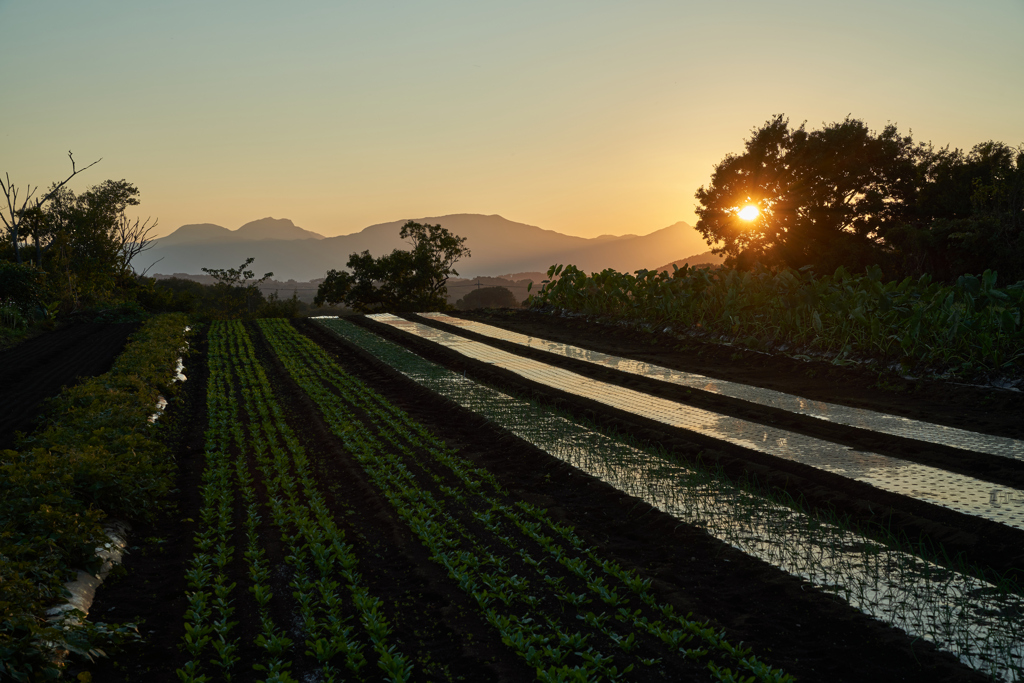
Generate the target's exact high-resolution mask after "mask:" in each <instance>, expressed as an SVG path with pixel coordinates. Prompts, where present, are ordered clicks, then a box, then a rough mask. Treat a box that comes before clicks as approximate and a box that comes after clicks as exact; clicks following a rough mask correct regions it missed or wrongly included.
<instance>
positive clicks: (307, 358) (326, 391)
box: [259, 320, 790, 681]
mask: <svg viewBox="0 0 1024 683" xmlns="http://www.w3.org/2000/svg"><path fill="white" fill-rule="evenodd" d="M259 325H260V328H261V329H262V331H263V333H264V335H265V336H266V338H267V339H268V341H269V342H270V344H271V346H272V347H273V349H274V352H275V353H276V354H277V355H278V357H279V358H280V359H281V360H282V362H283V364H284V366H285V368H286V369H287V371H288V372H289V374H290V375H291V376H292V377H293V379H295V381H296V382H297V383H298V385H299V386H300V387H301V388H302V389H303V390H304V391H306V392H307V393H308V394H309V396H310V397H311V398H312V399H313V400H314V401H315V402H316V404H317V405H318V406H319V408H320V410H321V412H322V414H323V416H324V419H325V421H326V423H327V424H328V425H329V426H330V428H331V430H332V431H333V433H334V434H335V435H336V436H337V437H338V438H339V439H340V440H341V441H342V443H344V445H345V447H346V448H347V449H348V451H349V452H350V453H351V454H352V455H353V456H354V457H355V458H356V459H357V460H358V461H359V463H360V464H361V465H362V466H363V468H364V469H365V471H366V473H367V475H368V476H369V477H370V479H371V480H372V481H373V482H374V483H375V484H376V485H377V486H378V487H379V488H380V490H381V492H382V494H383V495H384V496H385V497H387V499H388V500H389V501H390V502H391V504H392V505H393V507H394V509H395V511H396V513H397V514H398V515H399V517H400V518H402V519H403V520H404V521H405V522H406V524H408V526H409V528H410V530H411V531H412V532H413V533H414V534H415V535H416V536H417V537H418V538H419V539H420V541H421V542H422V543H423V544H424V546H426V547H427V548H428V550H429V551H430V553H431V558H432V559H433V561H435V562H437V563H439V564H441V565H442V566H443V567H444V568H445V569H446V570H447V572H448V575H449V577H450V578H451V580H452V581H453V582H455V584H456V585H457V586H458V587H459V588H460V589H461V590H462V591H464V592H465V593H466V594H467V596H469V597H470V598H472V600H473V601H474V602H475V603H476V605H477V606H478V608H479V610H480V612H481V615H482V617H483V619H484V620H485V621H486V622H487V623H489V624H490V625H491V626H492V627H493V628H494V629H495V630H496V631H497V633H498V634H499V635H500V637H501V640H502V641H503V642H504V643H505V644H506V645H507V646H509V647H511V648H512V649H513V650H514V651H515V652H517V654H519V655H520V656H521V657H522V658H523V659H524V660H525V661H526V662H527V663H528V665H529V666H531V667H532V668H533V669H535V671H536V673H537V678H538V680H567V681H573V680H602V679H604V680H619V679H624V678H628V676H629V673H630V672H631V671H632V670H633V669H634V667H636V666H638V665H639V666H648V667H652V669H651V672H652V673H654V672H658V671H660V672H663V673H665V675H670V674H669V673H668V672H670V671H671V669H672V666H673V665H678V664H679V663H682V662H686V661H690V662H694V663H697V664H699V665H703V666H704V667H705V668H706V669H707V671H708V672H709V673H710V674H711V675H712V677H713V678H714V679H716V680H746V679H748V678H749V679H750V680H764V681H783V680H790V679H789V677H788V676H786V675H785V674H783V673H782V672H780V671H778V670H775V669H772V668H771V667H770V666H768V665H766V664H764V663H763V662H761V661H759V660H758V659H757V658H756V657H754V656H753V654H752V653H751V652H750V651H749V650H748V649H746V648H743V647H742V646H733V645H732V644H731V643H729V641H728V640H727V639H726V638H725V636H724V634H723V633H721V632H719V631H716V630H715V629H714V628H712V627H711V626H710V625H709V624H707V623H705V622H699V621H695V620H692V619H690V618H689V617H684V616H681V615H677V614H675V612H674V610H673V609H672V607H671V606H670V605H667V604H664V603H661V602H660V601H659V600H658V599H657V598H656V596H655V595H654V594H653V593H652V591H651V590H650V586H649V583H648V582H646V581H644V580H643V579H642V578H640V577H639V576H637V575H636V574H635V573H633V572H631V571H628V570H625V569H623V568H622V567H620V566H619V565H617V564H615V563H614V562H610V561H607V560H606V559H603V558H601V557H600V556H599V554H598V553H596V552H595V551H594V550H593V549H590V548H588V547H587V546H586V544H585V543H584V541H583V540H582V539H580V538H579V537H578V536H576V534H575V533H574V532H573V530H572V529H571V528H569V527H567V526H565V525H560V524H556V523H554V522H552V521H551V520H550V519H549V518H548V517H547V516H546V515H545V514H544V513H543V511H541V510H539V509H537V508H534V507H531V506H529V505H525V504H523V503H521V502H516V501H514V500H512V499H511V498H510V497H509V495H508V493H507V492H506V491H504V490H503V489H502V488H501V487H500V485H499V484H498V482H497V481H496V480H495V479H494V478H493V476H491V475H490V474H489V473H488V472H487V471H486V470H483V469H480V468H475V467H473V466H472V464H471V463H469V462H467V461H465V460H464V459H462V458H461V457H460V456H459V455H458V454H457V453H456V452H454V451H453V450H452V449H450V448H449V447H447V446H446V445H445V444H444V443H443V442H442V441H440V440H439V439H437V438H436V437H435V436H433V435H432V434H431V433H430V432H428V431H427V430H426V429H425V428H424V427H423V426H421V425H419V424H417V423H416V422H415V421H413V420H411V419H410V418H409V417H408V416H407V415H406V414H405V413H403V412H402V411H401V410H399V409H397V408H396V407H395V406H393V405H391V404H390V403H388V402H387V401H386V400H385V399H383V397H381V396H380V395H378V394H377V393H376V392H374V391H373V390H372V389H370V388H369V387H367V386H366V385H364V384H362V383H361V382H359V381H358V380H356V379H355V378H353V377H351V376H350V375H348V374H346V373H345V372H344V371H343V370H342V369H341V368H340V367H339V366H338V365H337V364H336V363H335V362H334V361H333V360H332V359H331V358H330V356H329V355H328V354H326V353H325V352H324V351H323V350H322V349H320V347H318V346H316V345H315V344H314V343H312V342H311V341H309V340H308V339H306V338H305V337H303V336H302V335H300V334H298V333H297V332H296V331H295V330H294V328H292V327H291V326H290V325H288V324H287V323H285V322H283V321H275V320H264V321H260V322H259ZM499 550H500V552H499ZM510 554H511V556H512V557H514V558H515V559H514V560H510V559H509V556H510ZM626 662H628V663H626Z"/></svg>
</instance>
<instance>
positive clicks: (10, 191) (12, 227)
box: [0, 151, 103, 263]
mask: <svg viewBox="0 0 1024 683" xmlns="http://www.w3.org/2000/svg"><path fill="white" fill-rule="evenodd" d="M68 159H70V160H71V175H69V176H68V177H67V178H65V179H64V180H62V181H61V182H60V183H58V184H56V185H54V186H53V188H52V189H51V190H50V191H49V192H47V193H46V194H45V195H43V196H42V197H41V198H40V199H37V200H36V201H35V202H34V203H33V205H32V206H31V207H29V202H30V201H31V200H32V195H33V194H35V192H36V190H38V189H39V186H38V185H37V186H35V187H32V186H31V185H27V186H26V188H25V190H26V194H25V198H24V199H23V200H22V202H21V207H20V208H19V207H18V190H17V188H15V187H14V184H13V183H11V176H10V174H8V173H5V174H4V175H5V176H6V178H7V182H6V183H4V181H3V180H0V190H2V191H3V193H4V196H5V197H6V198H7V215H4V212H3V211H2V210H0V220H2V221H3V223H4V226H5V227H6V228H7V231H8V232H9V233H10V235H11V244H12V246H13V247H14V255H15V258H16V260H17V262H18V263H21V246H20V239H19V236H18V229H19V228H20V227H21V223H22V218H23V216H24V214H25V213H26V212H27V211H28V210H29V209H40V208H42V206H43V204H45V203H46V202H48V201H49V200H50V199H52V198H53V196H54V195H55V194H57V192H58V191H59V190H60V189H61V188H62V187H64V186H65V185H67V184H68V181H70V180H71V179H72V178H74V177H75V176H76V175H78V174H79V173H81V172H82V171H85V170H88V169H90V168H92V167H93V166H95V165H96V164H98V163H100V162H101V161H103V157H100V158H99V159H97V160H96V161H94V162H92V163H91V164H89V165H88V166H86V167H84V168H81V169H79V168H77V167H76V165H75V157H74V155H73V154H72V153H71V152H70V151H69V152H68Z"/></svg>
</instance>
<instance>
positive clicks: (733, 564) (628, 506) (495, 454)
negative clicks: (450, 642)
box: [301, 323, 984, 681]
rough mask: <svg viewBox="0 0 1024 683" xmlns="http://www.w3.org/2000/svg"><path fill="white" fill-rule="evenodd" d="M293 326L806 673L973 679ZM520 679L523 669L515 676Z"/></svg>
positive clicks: (616, 550) (668, 594) (777, 660)
mask: <svg viewBox="0 0 1024 683" xmlns="http://www.w3.org/2000/svg"><path fill="white" fill-rule="evenodd" d="M301 329H302V330H303V332H304V333H306V334H307V335H309V336H310V337H311V338H313V339H314V340H316V341H317V342H318V343H319V344H321V345H322V346H324V347H325V348H327V349H328V350H330V351H332V353H334V354H335V356H336V358H338V360H339V361H341V362H342V363H343V365H344V366H345V368H346V369H347V370H349V371H350V372H352V373H353V374H355V375H357V376H359V377H360V378H361V379H362V380H363V381H365V382H367V383H368V384H370V385H371V386H373V387H374V389H375V390H376V391H378V392H381V393H383V394H384V395H385V396H386V397H387V398H388V399H389V400H390V401H392V402H393V403H395V404H396V405H398V406H399V407H401V408H402V409H403V410H405V411H406V412H408V413H409V414H410V415H412V417H413V418H414V419H416V420H418V421H420V422H421V423H423V424H426V425H429V426H430V428H431V429H432V430H434V431H435V432H436V433H438V434H439V435H441V436H442V437H443V438H445V439H446V440H447V441H448V442H449V443H450V444H452V445H453V446H456V447H458V448H459V449H460V452H461V453H462V454H463V455H465V456H466V457H469V458H471V459H473V460H474V461H476V462H477V463H479V464H480V465H482V466H484V467H486V468H487V469H488V470H490V471H491V472H493V473H494V474H495V475H496V476H497V477H498V478H499V480H500V481H501V483H502V484H503V485H504V486H506V487H508V489H509V490H510V492H512V493H514V494H516V495H518V496H520V497H522V498H523V499H524V500H527V501H529V502H531V503H533V504H536V505H540V506H543V507H545V508H547V510H548V512H549V514H551V515H552V516H554V517H555V518H556V519H559V520H561V521H565V522H568V523H570V524H572V525H573V526H574V527H575V528H576V530H577V533H579V534H580V535H581V536H583V537H584V538H586V539H587V540H589V541H590V542H592V543H593V544H594V545H595V546H596V547H599V548H600V549H601V551H602V552H603V553H606V554H608V555H609V556H610V557H613V558H614V559H615V560H616V561H618V562H620V563H621V564H623V565H628V566H631V567H633V568H635V569H637V570H638V571H640V572H641V573H642V574H645V575H646V576H649V577H651V578H652V579H654V582H655V586H656V587H657V589H658V590H659V593H660V595H661V597H662V598H663V599H667V600H669V601H671V602H672V603H673V604H675V605H676V606H677V608H678V609H679V610H681V611H682V612H683V613H686V612H693V613H694V614H695V615H697V616H700V617H702V618H710V619H712V621H713V622H714V623H716V624H717V625H719V626H721V627H722V628H725V630H726V631H727V633H728V634H729V636H730V638H731V639H732V640H733V641H743V642H744V643H745V644H747V645H750V646H751V647H753V648H754V650H755V652H756V653H758V654H759V655H761V656H762V657H763V658H764V659H765V660H767V661H769V662H770V663H771V664H773V665H775V666H779V667H782V668H783V669H784V670H786V671H787V672H790V673H792V674H794V675H795V676H797V678H798V679H799V680H805V681H865V680H879V681H940V680H948V681H960V680H964V681H966V680H984V679H983V677H981V676H980V675H978V674H976V673H975V672H972V671H971V670H969V669H967V668H965V667H963V666H962V665H961V664H960V663H959V662H957V661H956V660H955V659H954V658H953V657H952V656H951V655H948V654H946V653H941V652H937V651H936V650H935V649H934V648H932V647H931V646H930V645H929V644H928V643H926V642H923V641H920V640H914V639H911V638H909V637H907V636H906V634H904V633H903V632H901V631H897V630H895V629H892V628H889V627H886V626H883V625H882V624H880V623H879V622H876V621H874V620H872V619H870V618H868V617H866V616H864V615H863V614H861V613H859V612H857V611H855V610H853V609H851V608H850V607H849V606H848V605H846V604H845V603H841V602H839V601H837V600H836V599H835V598H833V597H832V596H829V595H826V594H823V593H820V592H818V591H816V590H815V589H813V588H812V587H810V586H808V585H807V584H806V583H804V582H801V581H799V580H798V579H796V578H794V577H792V576H789V575H787V574H785V573H783V572H781V571H779V570H777V569H775V568H773V567H770V566H768V565H766V564H765V563H763V562H760V561H758V560H754V559H752V558H750V557H749V556H747V555H745V554H743V553H741V552H739V551H737V550H734V549H732V548H730V547H728V546H726V545H725V544H723V543H720V542H718V541H716V540H714V539H711V538H710V537H709V536H707V535H706V534H704V533H703V532H700V531H697V530H695V529H693V528H691V527H688V526H686V525H683V524H680V523H679V521H678V520H676V519H675V518H672V517H670V516H668V515H666V514H664V513H662V512H660V511H658V510H656V509H654V508H652V507H651V506H649V505H647V504H645V503H643V502H641V501H639V500H637V499H635V498H632V497H630V496H627V495H625V494H623V493H622V492H620V491H617V490H616V489H614V488H612V487H610V486H608V485H607V484H604V483H603V482H600V481H598V480H597V479H594V478H593V477H590V476H588V475H586V474H583V473H581V472H579V471H578V470H576V469H574V468H572V467H570V466H568V465H566V464H564V463H562V462H561V461H559V460H557V459H555V458H553V457H552V456H550V455H548V454H547V453H545V452H543V451H541V450H540V449H537V448H535V447H534V446H532V445H530V444H528V443H526V442H523V441H522V440H520V439H519V438H517V437H515V436H513V435H511V434H509V433H508V432H506V431H504V430H502V429H500V428H498V427H496V426H494V425H493V424H491V423H489V422H487V421H486V420H484V419H482V418H480V417H479V416H477V415H475V414H473V413H472V412H470V411H467V410H465V409H463V408H461V407H459V406H458V405H456V404H454V403H452V402H450V401H447V400H443V399H440V398H439V397H438V396H437V395H436V394H433V393H432V392H430V391H428V390H426V389H424V388H422V387H420V386H418V385H416V384H415V383H414V382H412V381H411V380H409V379H408V378H406V377H404V376H403V375H401V374H399V373H396V372H395V371H393V370H392V369H390V368H389V367H388V366H386V365H385V364H383V363H381V362H379V361H377V360H376V359H375V358H373V356H371V355H370V354H368V353H366V352H363V351H361V350H358V349H355V348H353V347H351V346H349V345H347V344H345V343H344V342H342V341H341V340H339V339H338V338H337V337H335V336H333V335H331V334H329V333H327V332H324V331H322V330H321V329H320V328H317V327H315V326H314V325H313V324H309V323H306V324H303V325H302V326H301ZM524 680H528V679H524Z"/></svg>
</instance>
